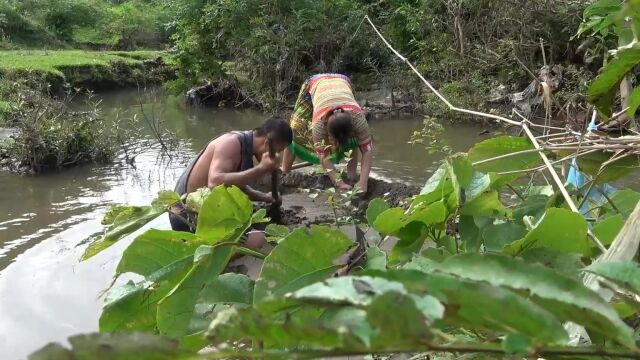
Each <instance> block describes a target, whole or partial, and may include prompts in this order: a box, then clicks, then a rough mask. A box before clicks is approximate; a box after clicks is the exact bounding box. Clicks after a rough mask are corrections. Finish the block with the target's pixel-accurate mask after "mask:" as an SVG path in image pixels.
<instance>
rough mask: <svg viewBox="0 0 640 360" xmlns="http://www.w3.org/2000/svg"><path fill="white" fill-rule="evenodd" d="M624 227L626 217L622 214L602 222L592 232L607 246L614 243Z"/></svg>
mask: <svg viewBox="0 0 640 360" xmlns="http://www.w3.org/2000/svg"><path fill="white" fill-rule="evenodd" d="M623 226H624V217H623V216H622V214H617V215H613V216H610V217H608V218H606V219H604V220H602V221H600V222H599V223H598V224H596V226H594V227H593V229H592V231H593V234H594V235H595V236H596V237H597V238H598V240H600V241H601V242H602V244H603V245H605V246H607V245H611V244H612V243H613V240H615V239H616V236H618V233H619V232H620V230H622V227H623Z"/></svg>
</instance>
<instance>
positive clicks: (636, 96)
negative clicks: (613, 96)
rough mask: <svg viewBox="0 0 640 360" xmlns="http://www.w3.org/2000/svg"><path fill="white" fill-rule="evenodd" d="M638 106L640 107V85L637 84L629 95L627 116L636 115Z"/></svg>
mask: <svg viewBox="0 0 640 360" xmlns="http://www.w3.org/2000/svg"><path fill="white" fill-rule="evenodd" d="M638 107H640V86H636V88H635V89H633V92H631V95H630V96H629V110H627V116H628V117H630V118H633V117H635V116H636V111H638Z"/></svg>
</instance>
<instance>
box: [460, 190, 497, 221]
mask: <svg viewBox="0 0 640 360" xmlns="http://www.w3.org/2000/svg"><path fill="white" fill-rule="evenodd" d="M460 214H461V215H471V216H489V217H506V216H508V214H509V211H508V210H507V209H506V208H505V207H504V205H502V202H501V201H500V194H498V192H497V191H495V190H490V191H487V192H485V193H482V194H481V195H479V196H477V197H476V198H475V199H473V200H471V201H470V202H468V203H466V204H464V205H463V206H462V208H461V209H460Z"/></svg>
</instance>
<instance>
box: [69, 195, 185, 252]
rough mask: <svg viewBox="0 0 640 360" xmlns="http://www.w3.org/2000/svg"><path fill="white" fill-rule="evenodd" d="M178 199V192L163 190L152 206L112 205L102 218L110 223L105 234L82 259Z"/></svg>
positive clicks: (139, 225)
mask: <svg viewBox="0 0 640 360" xmlns="http://www.w3.org/2000/svg"><path fill="white" fill-rule="evenodd" d="M178 201H180V196H179V195H178V194H177V193H175V192H173V191H167V190H162V191H160V192H158V197H157V198H156V199H154V200H153V202H152V203H151V205H150V206H122V205H117V206H114V207H112V208H111V210H109V212H107V214H106V215H105V217H104V219H103V220H102V223H103V224H104V225H109V227H108V228H107V230H106V232H105V234H104V236H102V237H100V238H98V239H96V240H95V241H93V242H92V243H91V244H90V245H89V247H87V249H86V250H85V252H84V254H82V258H81V261H84V260H87V259H89V258H91V257H92V256H94V255H96V254H97V253H99V252H101V251H102V250H104V249H106V248H108V247H110V246H111V245H113V244H115V243H116V242H117V241H118V240H120V239H122V238H123V237H125V236H127V235H129V234H131V233H132V232H134V231H136V230H138V229H140V228H141V227H143V226H144V225H146V224H147V223H149V222H150V221H151V220H153V219H155V218H157V217H158V216H160V214H162V213H164V212H165V211H166V210H167V208H168V207H169V206H171V205H173V204H175V203H177V202H178Z"/></svg>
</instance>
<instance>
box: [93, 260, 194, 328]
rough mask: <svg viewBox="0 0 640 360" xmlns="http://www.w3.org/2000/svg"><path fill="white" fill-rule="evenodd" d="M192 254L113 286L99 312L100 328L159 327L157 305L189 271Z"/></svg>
mask: <svg viewBox="0 0 640 360" xmlns="http://www.w3.org/2000/svg"><path fill="white" fill-rule="evenodd" d="M192 264H193V256H188V257H186V258H184V259H180V260H178V261H176V262H174V263H172V264H169V265H167V266H165V267H163V268H162V269H160V270H158V271H156V272H155V273H153V274H151V275H149V276H147V278H146V279H145V280H143V281H141V282H139V283H133V282H129V283H127V284H125V285H123V286H118V287H115V288H112V289H110V290H109V291H108V292H107V296H106V298H105V301H104V308H103V310H102V314H101V315H100V331H104V332H114V331H148V332H154V331H155V330H156V314H157V304H158V301H160V300H161V299H162V298H164V297H165V295H166V294H167V293H169V291H171V289H173V288H174V287H175V286H176V284H177V283H178V282H179V281H180V280H181V279H182V278H183V277H184V276H185V275H186V274H187V272H188V271H189V269H190V268H191V266H192Z"/></svg>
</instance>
